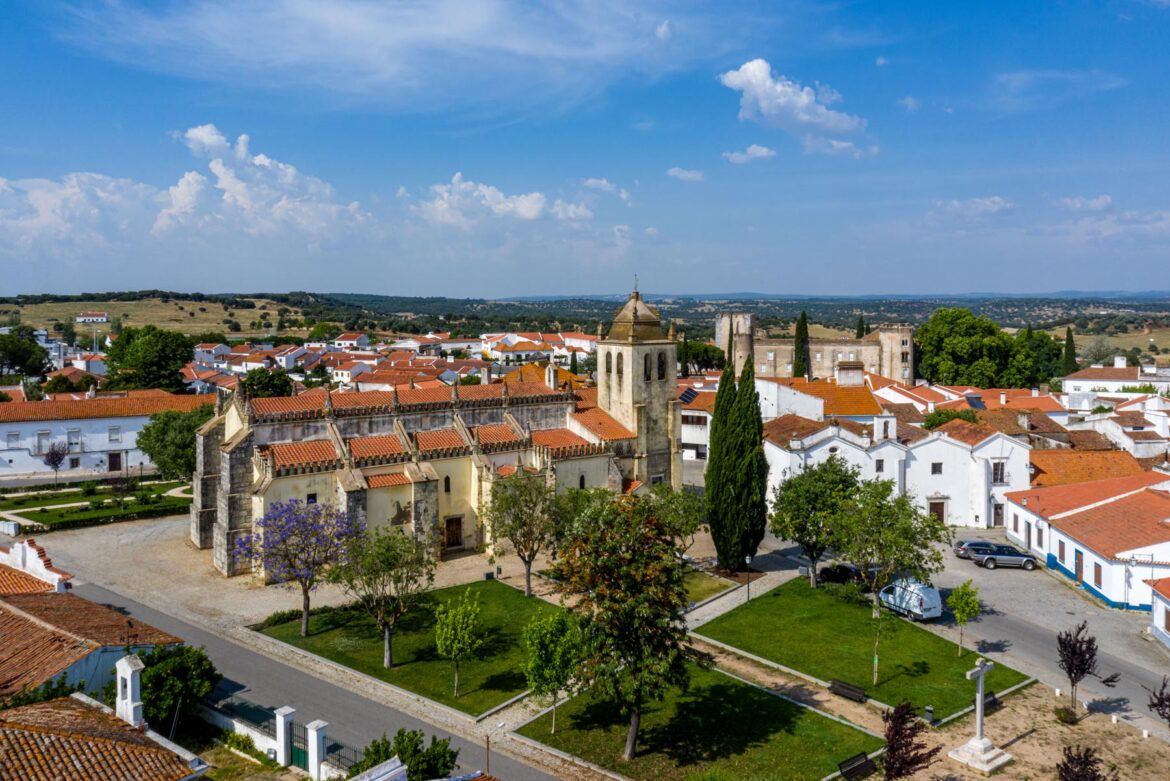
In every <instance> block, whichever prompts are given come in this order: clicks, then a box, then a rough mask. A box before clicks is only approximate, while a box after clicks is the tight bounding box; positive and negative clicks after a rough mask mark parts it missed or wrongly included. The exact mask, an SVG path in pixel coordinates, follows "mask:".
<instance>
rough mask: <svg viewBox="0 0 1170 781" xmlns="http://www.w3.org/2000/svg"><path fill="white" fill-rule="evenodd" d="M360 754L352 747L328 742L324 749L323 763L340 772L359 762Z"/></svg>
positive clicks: (359, 751) (358, 750)
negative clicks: (338, 769)
mask: <svg viewBox="0 0 1170 781" xmlns="http://www.w3.org/2000/svg"><path fill="white" fill-rule="evenodd" d="M361 758H362V752H361V750H360V749H356V748H354V747H353V746H347V745H345V744H344V743H337V742H335V741H330V743H329V745H328V746H326V747H325V761H326V762H328V763H329V764H330V765H333V766H334V767H336V768H340V769H341V770H349V769H350V768H351V767H353V766H354V765H356V764H357V763H358V762H360V761H361Z"/></svg>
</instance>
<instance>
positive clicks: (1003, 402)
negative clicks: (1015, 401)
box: [999, 390, 1007, 407]
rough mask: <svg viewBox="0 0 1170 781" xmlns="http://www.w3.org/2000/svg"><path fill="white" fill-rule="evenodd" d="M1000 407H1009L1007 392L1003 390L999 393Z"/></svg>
mask: <svg viewBox="0 0 1170 781" xmlns="http://www.w3.org/2000/svg"><path fill="white" fill-rule="evenodd" d="M999 405H1000V406H1001V407H1005V406H1007V391H1002V390H1001V391H1000V392H999Z"/></svg>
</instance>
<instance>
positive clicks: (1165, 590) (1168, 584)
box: [1146, 578, 1170, 602]
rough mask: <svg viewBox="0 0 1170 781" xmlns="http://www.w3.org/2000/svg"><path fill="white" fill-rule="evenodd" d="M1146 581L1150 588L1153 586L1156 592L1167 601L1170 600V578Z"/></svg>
mask: <svg viewBox="0 0 1170 781" xmlns="http://www.w3.org/2000/svg"><path fill="white" fill-rule="evenodd" d="M1146 583H1148V584H1150V588H1152V589H1153V590H1154V592H1155V593H1156V594H1158V595H1159V596H1160V597H1162V598H1163V599H1165V600H1166V601H1167V602H1170V578H1158V579H1157V580H1147V581H1146Z"/></svg>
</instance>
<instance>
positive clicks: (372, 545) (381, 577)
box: [329, 527, 435, 669]
mask: <svg viewBox="0 0 1170 781" xmlns="http://www.w3.org/2000/svg"><path fill="white" fill-rule="evenodd" d="M329 576H330V580H332V581H334V582H335V583H339V584H340V585H341V588H342V590H344V591H345V593H346V594H347V595H349V596H350V597H351V598H353V600H354V602H356V603H357V605H358V606H359V607H360V608H361V609H362V610H364V611H365V612H366V613H367V614H368V615H369V616H370V618H372V619H373V621H374V623H375V624H377V626H378V628H379V629H380V630H382V665H383V666H384V667H386V668H387V669H389V668H391V667H393V666H394V648H393V641H394V629H395V627H397V625H398V621H399V620H400V619H401V618H402V617H403V616H404V615H406V613H407V612H409V611H410V609H411V608H413V607H414V606H415V604H417V603H418V599H419V597H420V596H421V595H422V594H423V592H425V591H427V590H429V589H430V587H431V586H432V585H433V584H434V582H435V559H434V557H433V556H431V554H430V551H429V550H428V549H427V546H426V545H424V544H423V543H421V542H420V541H418V540H416V539H414V538H413V537H409V536H407V535H406V534H405V533H404V532H403V531H402V530H401V529H393V528H386V527H383V528H380V529H374V530H369V529H367V530H366V531H364V532H363V533H361V534H359V535H358V536H356V537H354V539H353V541H352V543H351V544H350V548H349V551H348V553H347V555H346V556H345V558H344V559H343V560H342V561H341V562H339V563H338V564H337V566H335V567H334V568H333V569H332V570H331V571H330V573H329Z"/></svg>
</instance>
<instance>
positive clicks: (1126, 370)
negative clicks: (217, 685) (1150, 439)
mask: <svg viewBox="0 0 1170 781" xmlns="http://www.w3.org/2000/svg"><path fill="white" fill-rule="evenodd" d="M1061 389H1062V390H1063V392H1064V393H1065V394H1066V395H1068V396H1069V397H1070V399H1069V404H1068V406H1069V408H1070V409H1083V408H1084V407H1083V406H1082V404H1081V402H1080V398H1079V397H1080V395H1081V394H1088V393H1108V394H1117V393H1150V392H1153V393H1167V392H1170V369H1159V368H1157V367H1156V366H1153V365H1146V366H1127V365H1126V360H1125V357H1124V356H1120V355H1119V356H1117V357H1116V358H1114V359H1113V365H1112V366H1101V365H1097V364H1094V365H1093V366H1090V367H1088V368H1085V369H1081V370H1080V371H1076V372H1073V373H1072V374H1070V375H1068V376H1067V377H1065V378H1064V382H1063V385H1062V386H1061Z"/></svg>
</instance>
